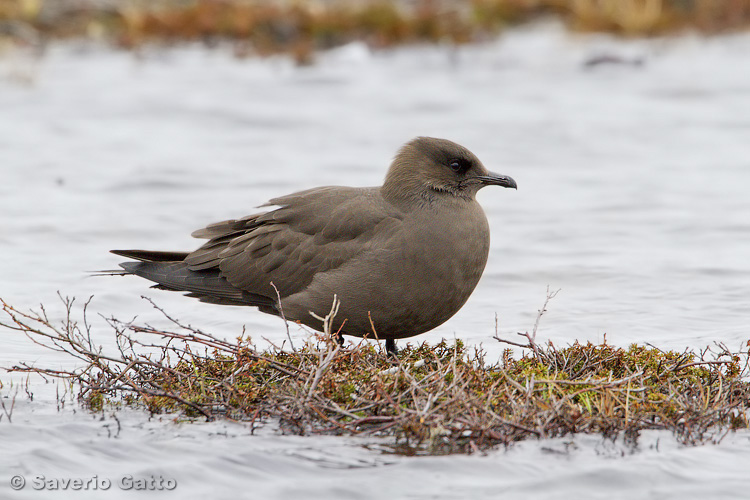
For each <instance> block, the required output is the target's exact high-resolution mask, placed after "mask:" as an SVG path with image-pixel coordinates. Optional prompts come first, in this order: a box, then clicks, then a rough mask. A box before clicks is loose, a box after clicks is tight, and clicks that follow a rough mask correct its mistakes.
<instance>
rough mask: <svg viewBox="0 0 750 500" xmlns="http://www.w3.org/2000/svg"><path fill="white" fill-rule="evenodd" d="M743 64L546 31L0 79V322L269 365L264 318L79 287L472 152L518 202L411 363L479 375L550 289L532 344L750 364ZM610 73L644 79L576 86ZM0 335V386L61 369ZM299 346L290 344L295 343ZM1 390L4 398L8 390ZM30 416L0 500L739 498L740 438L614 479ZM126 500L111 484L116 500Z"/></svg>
mask: <svg viewBox="0 0 750 500" xmlns="http://www.w3.org/2000/svg"><path fill="white" fill-rule="evenodd" d="M749 47H750V36H749V35H734V36H722V37H715V38H711V39H705V38H699V37H691V36H684V37H679V38H674V39H656V40H648V41H629V42H623V41H617V40H613V39H611V38H609V37H606V36H586V37H583V36H571V35H567V34H565V33H564V32H562V31H561V30H560V29H559V28H557V27H555V26H548V25H544V26H535V27H529V28H523V29H518V30H513V31H510V32H508V33H507V34H505V35H504V36H502V37H501V38H499V39H498V40H496V41H493V42H490V43H487V44H484V45H478V46H469V47H461V48H454V47H450V46H443V47H412V48H403V49H398V50H395V51H389V52H377V53H371V52H370V51H369V50H368V49H367V48H366V47H364V46H361V45H357V44H354V45H350V46H346V47H342V48H340V49H336V50H333V51H330V52H327V53H324V54H321V55H320V56H319V57H318V61H317V63H316V64H315V65H314V66H311V67H304V68H298V67H295V66H294V65H293V64H291V63H290V62H289V61H288V60H286V59H284V58H273V59H266V60H255V59H250V60H237V59H234V58H233V57H232V56H231V54H230V51H229V50H222V49H218V50H206V49H203V48H200V47H187V48H179V49H169V50H161V49H160V50H156V49H152V50H145V51H143V52H142V53H141V54H139V55H137V56H136V55H134V54H132V53H123V52H114V51H110V50H105V49H101V48H93V47H90V46H79V45H58V46H53V47H51V48H50V49H49V50H48V52H47V53H46V54H45V55H44V57H43V58H41V59H40V60H38V61H31V60H29V59H28V58H26V59H24V56H23V55H21V56H19V55H18V54H16V55H14V56H13V57H10V56H7V55H6V56H5V57H3V58H0V110H2V111H1V112H0V173H2V175H3V182H2V183H0V214H2V215H0V252H2V257H3V258H2V259H0V276H2V278H1V279H0V297H2V298H4V299H5V300H6V301H8V302H10V303H12V304H14V305H15V306H17V307H19V308H28V307H36V306H37V305H38V304H39V303H43V304H45V307H46V308H47V310H48V311H49V312H50V314H51V315H53V316H59V315H60V314H61V312H62V307H61V305H60V303H59V301H58V299H57V295H56V294H57V291H60V293H61V294H63V295H67V296H75V297H77V298H78V300H79V302H82V301H84V300H85V299H86V298H88V297H89V296H91V295H94V299H93V300H92V302H91V306H90V311H91V313H92V316H93V318H92V321H93V322H94V325H95V327H94V335H95V336H96V337H97V341H98V342H101V343H103V344H107V342H110V341H111V332H110V331H109V330H108V329H107V328H106V326H105V325H104V324H103V321H102V320H101V319H100V318H98V317H96V315H97V314H102V315H104V316H110V315H114V316H117V317H120V318H122V319H127V318H131V317H133V316H136V315H137V316H138V317H139V318H141V319H142V320H144V321H148V322H151V323H155V324H160V322H162V321H163V320H162V319H161V318H160V316H159V314H158V313H157V312H156V311H154V310H153V309H152V308H151V306H150V305H149V304H148V303H146V302H145V301H143V300H142V299H141V298H140V296H141V295H144V294H145V295H148V296H149V297H152V298H153V299H155V300H156V302H157V303H158V304H159V305H160V306H162V307H163V308H164V309H166V310H167V311H169V312H170V313H171V314H173V315H174V316H176V317H179V318H181V319H182V320H183V321H185V322H188V323H191V324H193V325H196V326H200V327H201V328H203V329H206V330H209V331H212V332H213V333H215V334H217V335H220V336H226V337H234V336H236V335H237V334H238V333H240V331H241V329H242V327H243V325H244V326H245V328H246V330H247V332H248V333H250V334H251V335H253V337H254V338H255V339H256V341H257V342H258V343H259V344H262V343H263V342H264V340H263V338H264V337H265V338H267V339H269V340H271V341H273V342H276V343H281V342H282V341H283V340H284V339H285V338H286V331H285V329H284V328H283V325H282V324H281V322H280V321H279V320H278V319H276V318H273V317H269V316H265V315H262V314H260V313H257V312H255V311H253V310H250V309H244V308H234V307H221V306H212V305H207V304H199V303H197V302H195V301H193V300H189V299H186V298H184V297H182V296H180V295H179V294H175V293H169V292H162V291H153V290H149V289H148V288H147V285H146V283H144V282H143V281H142V280H138V279H135V278H92V277H89V276H88V271H93V270H99V269H112V268H115V267H116V264H117V262H119V259H118V258H117V257H115V256H112V255H110V254H108V253H107V251H108V250H109V249H111V248H134V247H135V248H137V247H145V248H153V249H166V250H182V249H192V248H194V247H195V246H196V245H197V244H198V242H197V241H196V240H192V239H191V238H190V232H191V231H193V230H195V229H197V228H200V227H203V226H204V225H205V224H208V223H211V222H215V221H217V220H222V219H226V218H233V217H238V216H242V215H246V214H248V213H251V212H252V211H253V210H254V208H253V207H255V206H257V205H259V204H261V203H263V202H264V201H265V200H266V199H268V198H270V197H273V196H276V195H280V194H285V193H287V192H290V191H293V190H298V189H303V188H307V187H311V186H316V185H325V184H345V185H376V184H379V183H380V182H381V180H382V177H383V175H384V174H385V169H386V166H387V164H388V162H389V161H390V159H391V158H392V156H393V154H394V152H395V150H396V149H397V148H398V147H399V146H400V145H401V144H402V143H403V142H405V141H406V140H408V139H410V138H411V137H414V136H416V135H433V136H439V137H446V138H450V139H452V140H455V141H457V142H459V143H461V144H464V145H465V146H467V147H469V148H470V149H471V150H472V151H474V152H475V153H476V154H477V155H478V156H479V157H480V158H481V159H482V161H483V162H484V164H485V165H486V166H488V168H490V169H491V170H494V171H497V172H500V173H504V174H508V175H511V176H513V177H514V178H515V179H516V180H517V181H518V184H519V189H518V191H517V192H514V191H510V190H501V189H494V190H493V189H486V190H484V191H483V192H481V193H480V196H479V198H480V201H481V203H482V204H483V206H484V207H485V211H486V212H487V215H488V218H489V220H490V226H491V230H492V249H491V253H490V260H489V263H488V268H487V270H486V271H485V275H484V277H483V279H482V281H481V282H480V284H479V286H478V288H477V290H476V291H475V293H474V295H473V296H472V297H471V299H470V300H469V302H468V303H467V305H466V306H465V307H464V308H463V309H462V310H461V311H460V312H459V313H458V314H457V315H456V316H455V317H454V318H452V319H451V320H450V321H448V322H447V323H446V324H444V325H443V326H441V327H439V328H438V329H436V330H434V331H433V332H430V333H428V334H425V335H423V336H421V337H419V340H426V341H428V342H436V341H438V340H439V339H440V338H443V337H448V338H452V337H454V336H455V337H458V338H462V339H464V340H465V341H466V342H468V343H470V344H473V345H478V344H482V345H483V346H484V347H485V349H487V350H488V351H489V354H490V356H496V355H497V353H499V351H500V349H501V346H500V345H499V344H498V343H496V342H495V341H493V340H492V336H493V335H494V333H495V315H497V318H498V324H499V331H500V333H502V334H503V335H506V336H508V337H510V338H512V337H513V336H514V334H515V332H516V331H525V330H529V329H530V328H531V327H532V325H533V322H534V319H535V317H536V312H537V309H538V308H539V307H540V306H541V304H542V302H543V301H544V298H545V290H546V288H547V286H550V287H551V288H552V289H557V288H560V289H561V292H560V293H559V295H558V296H557V297H556V298H555V299H554V300H553V301H552V302H551V303H550V306H549V310H548V313H547V314H546V315H545V317H544V318H543V320H542V324H541V328H540V335H541V336H542V337H543V338H544V339H552V340H554V341H555V342H557V343H560V344H565V343H568V342H572V341H573V340H576V339H578V340H582V341H585V340H593V341H598V340H601V339H602V338H603V336H604V335H605V334H606V336H607V340H608V341H609V342H610V343H613V344H616V345H627V344H629V343H631V342H650V343H652V344H654V345H657V346H659V347H662V348H675V349H680V350H681V349H683V348H685V347H696V348H697V347H703V346H706V345H709V344H711V343H712V342H714V341H719V342H724V343H726V344H727V345H728V346H730V347H732V348H736V347H739V346H740V345H741V343H742V342H744V340H746V339H747V338H748V337H750V334H749V333H750V332H749V331H748V330H749V329H748V324H749V322H748V319H750V299H749V298H748V296H749V295H748V291H749V288H750V279H749V278H750V259H749V258H748V256H750V217H749V216H748V215H750V197H749V196H748V195H747V188H748V186H750V164H749V163H750V159H749V158H750V154H748V153H750V146H748V144H749V142H748V140H747V138H748V137H750V60H748V59H747V57H746V54H747V51H748V48H749ZM601 54H607V55H617V56H621V57H623V58H625V59H636V58H642V59H643V60H644V63H643V64H642V65H631V64H611V65H602V66H598V67H594V68H588V69H587V68H585V67H584V66H583V63H584V61H586V60H587V59H588V58H590V57H593V56H597V55H601ZM19 61H20V62H19ZM19 76H22V77H24V78H29V79H30V81H31V83H30V84H25V83H22V82H21V80H22V79H19V78H18V77H19ZM0 335H1V336H2V337H0V338H1V339H2V352H0V366H8V365H12V364H15V363H18V362H19V361H22V360H23V361H35V362H37V363H39V364H40V365H45V366H58V365H60V366H70V364H71V361H70V360H68V359H66V358H62V357H60V356H59V355H57V354H56V353H52V352H47V351H43V350H40V349H39V348H38V347H37V346H34V345H33V344H31V343H30V342H29V341H28V340H27V339H25V338H24V337H21V336H19V335H16V334H13V333H12V332H7V331H0ZM306 335H307V334H306V333H305V332H304V331H301V330H296V329H295V328H292V338H293V339H296V340H298V341H301V339H302V338H304V337H305V336H306ZM0 380H2V381H3V383H4V384H5V387H4V388H3V389H2V394H3V395H6V396H7V395H9V394H12V393H13V391H14V390H15V389H11V388H10V382H11V381H12V382H14V383H18V382H19V381H20V380H21V378H20V377H19V376H18V375H10V374H4V375H0ZM32 391H33V392H34V394H35V398H34V400H33V401H27V400H26V399H25V398H24V397H23V396H22V395H23V391H21V393H19V395H18V397H17V400H16V407H15V409H14V413H13V423H12V424H9V423H8V422H7V419H2V421H0V442H2V443H3V451H2V452H0V471H2V473H0V485H2V486H0V497H5V496H7V497H9V498H10V497H12V498H16V497H23V496H24V495H26V496H28V497H31V496H33V495H38V494H39V491H34V490H33V489H30V487H27V488H26V489H25V490H24V491H23V492H13V491H10V490H9V489H8V487H7V484H8V482H7V481H8V480H7V478H9V477H10V476H12V475H13V474H24V475H26V476H27V478H32V477H33V475H34V474H45V475H48V476H52V477H55V476H57V477H63V476H66V475H67V476H71V477H79V476H80V477H91V476H92V475H95V474H98V475H99V476H100V477H108V478H109V479H111V480H112V481H115V480H116V479H117V478H120V477H122V476H123V475H127V474H143V475H149V474H163V475H164V476H165V477H166V476H169V477H170V478H174V479H175V480H176V481H177V483H178V487H177V488H176V489H175V490H174V491H173V492H172V493H171V494H173V495H176V494H179V495H181V496H187V497H195V498H198V497H201V496H206V495H209V494H212V492H214V493H215V496H216V497H228V496H230V495H232V494H233V493H234V492H237V491H247V490H248V488H249V487H250V486H249V485H252V487H253V488H257V492H258V493H257V496H258V498H288V497H292V496H294V497H300V496H303V497H305V498H317V497H320V498H382V497H384V496H392V497H404V498H469V497H470V498H495V497H497V495H498V494H499V493H500V492H504V493H507V494H508V495H510V496H512V497H513V498H540V497H544V498H571V497H579V498H603V497H606V498H626V497H627V498H633V497H640V498H690V497H692V498H699V497H701V498H705V497H709V496H710V497H712V498H744V497H743V496H742V495H743V494H745V493H744V492H745V491H747V489H748V488H750V479H748V478H747V474H746V472H744V471H746V469H747V464H749V463H750V440H749V439H748V435H747V434H739V435H730V436H729V437H728V438H726V439H725V440H724V442H723V443H722V444H721V445H719V446H706V447H700V448H694V449H685V448H682V447H679V446H676V445H675V444H674V443H673V442H672V440H671V438H670V437H669V436H668V435H667V434H664V433H650V434H647V435H646V436H645V437H644V439H643V440H642V444H641V449H640V450H639V451H638V452H636V453H629V452H625V456H621V453H622V452H623V450H621V449H619V448H617V446H615V445H611V444H607V443H603V442H602V441H601V440H600V439H598V438H596V437H587V436H581V437H576V438H574V439H572V440H556V441H550V442H546V441H545V442H537V441H529V442H526V443H523V444H521V445H518V446H515V447H514V448H512V449H510V450H508V451H504V450H498V451H495V452H492V453H490V454H489V455H488V456H486V457H479V456H471V457H434V458H401V457H394V456H392V455H384V454H382V453H380V451H379V449H378V448H377V446H371V447H369V448H363V447H362V444H368V443H369V444H370V445H377V444H378V443H377V442H375V443H373V442H372V441H368V442H366V443H363V442H362V441H358V440H356V439H344V438H296V437H282V436H278V435H276V434H275V432H274V431H273V429H270V428H269V429H264V430H262V431H259V432H260V434H261V435H260V436H249V432H250V431H249V429H248V428H247V427H245V426H240V425H235V424H227V423H213V424H200V425H187V424H179V425H177V424H173V423H172V422H171V421H170V420H169V419H164V420H163V421H158V420H151V421H149V420H148V418H147V417H146V416H145V415H142V414H140V413H138V412H134V411H122V412H118V414H117V415H118V419H119V423H120V431H119V434H118V433H116V432H115V431H113V429H115V428H116V427H117V422H116V421H115V420H113V418H112V417H110V416H107V417H105V418H104V419H103V420H100V419H99V417H92V416H91V415H88V414H85V413H84V412H80V411H78V412H74V411H73V409H72V408H73V407H74V405H72V404H70V403H69V404H68V405H67V406H66V409H64V410H63V411H62V412H58V410H57V407H56V404H55V389H54V386H51V385H41V384H40V383H38V382H35V383H34V384H32ZM4 401H5V402H6V403H7V402H9V401H10V399H5V400H4ZM569 442H572V443H574V444H573V445H571V444H567V445H566V444H565V443H569ZM657 442H658V443H660V445H659V446H658V447H657V446H656V444H655V443H657ZM545 449H550V450H552V451H545ZM561 450H562V451H561ZM6 471H7V473H6ZM6 476H7V478H6ZM29 480H30V479H29ZM362 485H364V486H362ZM254 491H255V490H254ZM94 493H96V492H93V493H92V492H89V494H91V495H92V496H95V495H94ZM99 493H100V494H101V492H99ZM78 494H81V492H76V496H77V495H78ZM132 494H133V492H131V491H124V490H121V489H120V488H119V487H117V486H113V487H112V488H110V489H109V490H107V493H106V497H107V498H109V497H110V496H111V497H117V496H118V495H120V496H122V497H125V496H128V497H129V496H130V495H132ZM165 494H170V493H168V492H165ZM50 496H52V494H50Z"/></svg>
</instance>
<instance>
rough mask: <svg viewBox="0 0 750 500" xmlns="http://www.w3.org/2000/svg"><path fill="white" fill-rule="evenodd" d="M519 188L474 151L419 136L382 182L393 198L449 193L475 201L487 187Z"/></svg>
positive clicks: (400, 152) (401, 155) (400, 155)
mask: <svg viewBox="0 0 750 500" xmlns="http://www.w3.org/2000/svg"><path fill="white" fill-rule="evenodd" d="M488 185H497V186H503V187H511V188H514V189H515V188H516V187H517V185H516V181H514V180H513V179H512V178H511V177H508V176H505V175H499V174H495V173H493V172H490V171H489V170H487V169H486V168H485V166H484V165H483V164H482V162H481V161H480V160H479V158H477V157H476V155H475V154H474V153H472V152H471V151H469V150H468V149H466V148H465V147H463V146H461V145H460V144H456V143H455V142H452V141H449V140H447V139H437V138H434V137H417V138H416V139H413V140H412V141H409V142H408V143H406V144H405V145H404V146H403V147H402V148H401V149H400V150H399V152H398V153H397V154H396V157H395V158H394V159H393V162H392V163H391V167H390V169H389V170H388V174H386V177H385V181H384V182H383V187H382V191H383V196H384V197H385V198H386V199H390V200H400V199H414V198H415V197H416V198H428V199H432V198H433V197H434V196H436V195H440V194H443V195H449V196H454V197H459V198H466V199H469V200H473V199H474V197H475V195H476V193H477V191H479V189H481V188H482V187H484V186H488Z"/></svg>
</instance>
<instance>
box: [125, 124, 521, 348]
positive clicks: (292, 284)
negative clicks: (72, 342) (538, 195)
mask: <svg viewBox="0 0 750 500" xmlns="http://www.w3.org/2000/svg"><path fill="white" fill-rule="evenodd" d="M488 185H496V186H503V187H509V188H516V182H515V181H514V180H513V179H512V178H510V177H508V176H505V175H498V174H495V173H492V172H490V171H488V170H487V169H486V168H485V167H484V165H482V162H480V161H479V159H478V158H477V157H476V156H475V155H474V154H473V153H471V152H470V151H469V150H468V149H466V148H464V147H462V146H460V145H458V144H456V143H454V142H451V141H448V140H445V139H435V138H431V137H418V138H416V139H414V140H412V141H410V142H409V143H407V144H406V145H404V146H403V147H402V148H401V150H400V151H399V152H398V153H397V154H396V157H395V158H394V160H393V162H392V163H391V166H390V169H389V170H388V173H387V175H386V177H385V181H384V182H383V185H382V186H380V187H365V188H353V187H342V186H327V187H319V188H313V189H308V190H306V191H300V192H297V193H293V194H290V195H287V196H281V197H279V198H274V199H272V200H270V201H269V202H268V203H266V204H265V205H262V206H271V205H275V206H278V207H279V208H276V209H274V210H269V211H266V212H263V213H257V214H254V215H249V216H247V217H244V218H242V219H238V220H228V221H224V222H219V223H216V224H212V225H210V226H208V227H206V228H205V229H200V230H198V231H196V232H194V233H193V236H194V237H196V238H205V239H207V240H208V241H207V242H206V243H205V244H204V245H203V246H201V247H200V248H198V249H197V250H195V251H193V252H190V253H188V252H184V253H183V252H159V251H148V250H112V253H115V254H117V255H121V256H124V257H128V258H132V259H136V260H138V261H139V262H125V263H122V264H120V265H121V267H122V268H123V269H124V270H125V273H127V274H135V275H138V276H141V277H143V278H146V279H148V280H151V281H154V282H156V283H157V285H155V287H156V288H161V289H166V290H176V291H185V292H188V294H187V295H188V296H191V297H197V298H199V299H200V300H201V301H204V302H210V303H214V304H228V305H242V306H256V307H258V309H259V310H260V311H262V312H265V313H270V314H275V315H278V316H281V315H282V314H283V316H284V317H285V318H287V319H289V320H293V321H298V322H300V323H302V324H304V325H307V326H309V327H311V328H313V329H316V330H321V329H322V321H321V320H320V319H318V318H316V317H315V316H318V317H324V316H325V315H326V314H327V313H328V312H329V311H330V310H331V305H332V303H333V301H334V295H335V296H337V298H338V300H339V301H340V308H339V311H338V314H337V315H336V317H335V319H334V323H333V324H332V325H331V327H332V331H338V332H339V334H340V335H342V334H343V335H353V336H357V337H363V336H369V337H370V338H374V337H377V338H380V339H386V349H387V350H388V351H389V352H395V350H396V343H395V339H400V338H405V337H411V336H414V335H419V334H420V333H424V332H427V331H429V330H432V329H433V328H435V327H437V326H438V325H440V324H442V323H443V322H445V321H446V320H447V319H448V318H450V317H451V316H453V315H454V314H455V313H456V312H457V311H458V310H459V309H460V308H461V306H463V305H464V303H465V302H466V300H467V299H468V298H469V295H471V292H472V291H473V290H474V287H475V286H476V285H477V283H478V282H479V278H480V277H481V275H482V272H483V271H484V267H485V264H486V263H487V256H488V253H489V245H490V231H489V226H488V223H487V218H486V217H485V215H484V211H483V210H482V207H481V206H480V205H479V203H477V201H476V193H477V191H479V190H480V189H481V188H483V187H484V186H488ZM313 313H314V314H315V316H314V315H313ZM339 338H340V337H339Z"/></svg>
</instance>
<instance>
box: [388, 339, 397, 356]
mask: <svg viewBox="0 0 750 500" xmlns="http://www.w3.org/2000/svg"><path fill="white" fill-rule="evenodd" d="M385 352H387V353H388V354H390V355H392V356H396V355H397V354H398V349H396V340H395V339H385Z"/></svg>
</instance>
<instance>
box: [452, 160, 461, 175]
mask: <svg viewBox="0 0 750 500" xmlns="http://www.w3.org/2000/svg"><path fill="white" fill-rule="evenodd" d="M450 167H451V170H453V171H454V172H460V171H461V167H462V165H461V162H459V161H458V160H452V161H451V162H450Z"/></svg>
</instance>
